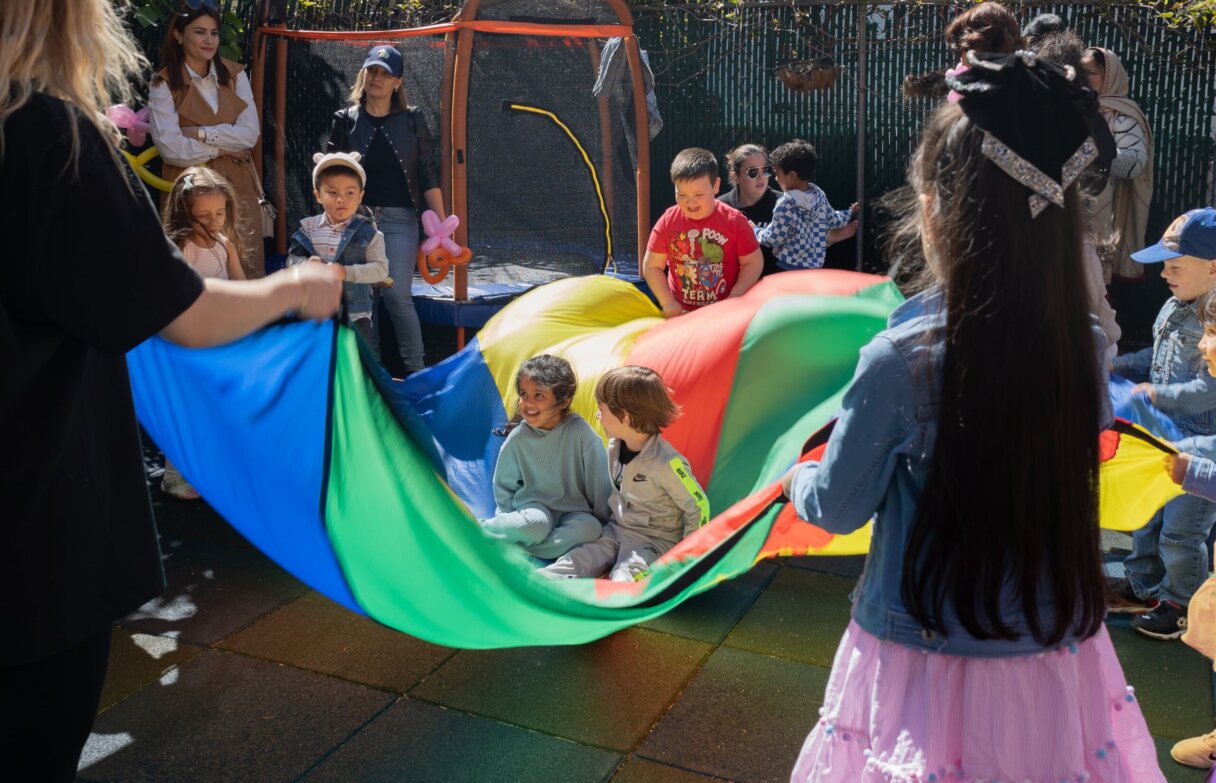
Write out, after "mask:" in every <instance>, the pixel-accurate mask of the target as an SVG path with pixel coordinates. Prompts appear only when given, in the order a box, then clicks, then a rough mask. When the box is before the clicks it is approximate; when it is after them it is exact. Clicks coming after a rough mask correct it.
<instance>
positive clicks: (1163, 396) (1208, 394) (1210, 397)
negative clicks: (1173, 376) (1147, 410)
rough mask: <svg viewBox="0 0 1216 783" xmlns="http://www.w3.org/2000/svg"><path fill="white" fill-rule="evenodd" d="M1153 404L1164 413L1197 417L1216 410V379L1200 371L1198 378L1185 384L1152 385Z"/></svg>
mask: <svg viewBox="0 0 1216 783" xmlns="http://www.w3.org/2000/svg"><path fill="white" fill-rule="evenodd" d="M1153 390H1154V391H1155V392H1156V396H1157V399H1156V401H1155V402H1154V404H1155V405H1156V406H1157V407H1158V408H1159V409H1161V411H1163V412H1164V413H1170V414H1181V415H1183V416H1198V415H1199V414H1201V413H1206V412H1208V411H1210V410H1212V409H1213V408H1216V378H1213V377H1212V376H1210V375H1208V373H1207V370H1206V369H1204V370H1202V371H1201V374H1200V376H1199V377H1198V378H1195V379H1193V380H1190V381H1186V382H1185V383H1161V384H1154V385H1153Z"/></svg>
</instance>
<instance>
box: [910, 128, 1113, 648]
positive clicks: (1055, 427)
mask: <svg viewBox="0 0 1216 783" xmlns="http://www.w3.org/2000/svg"><path fill="white" fill-rule="evenodd" d="M982 141H983V133H982V131H981V130H980V129H979V128H977V127H975V126H974V125H973V124H972V123H971V121H970V120H968V119H967V117H966V116H965V115H964V114H963V112H962V110H961V109H960V108H959V107H958V106H957V105H951V104H943V105H942V107H941V108H939V109H938V111H937V112H936V113H935V114H934V115H933V116H932V118H931V119H930V121H929V123H928V125H927V126H926V129H925V136H924V140H923V141H922V142H921V146H920V149H919V150H918V151H917V154H916V157H915V158H914V159H913V162H912V165H911V167H910V170H909V182H910V183H911V185H912V188H913V189H914V190H915V192H916V193H917V194H918V195H919V196H920V197H921V198H924V199H926V200H927V201H928V202H929V204H928V205H927V206H924V207H923V209H922V208H921V207H920V205H919V204H918V205H917V207H915V208H913V209H912V210H911V212H912V214H905V215H904V222H905V223H910V224H920V228H921V231H922V234H923V232H924V231H925V230H926V226H925V224H926V223H927V224H928V234H925V236H927V237H929V239H930V241H929V242H926V243H925V245H926V251H925V252H926V254H927V256H928V259H927V261H928V264H929V266H930V268H931V269H932V271H933V274H934V277H935V278H936V279H937V281H939V283H940V284H941V285H942V287H943V288H944V306H945V315H946V320H945V325H944V327H942V332H941V333H940V334H939V335H938V337H939V338H940V340H941V341H942V343H943V344H944V356H943V359H942V370H941V381H940V395H939V397H940V404H939V415H938V424H937V441H936V446H935V448H934V450H933V455H932V458H931V464H930V468H929V474H928V479H927V480H926V483H925V487H924V491H923V493H922V495H921V497H920V503H919V505H918V507H917V512H916V518H915V521H914V523H913V526H912V530H911V532H910V533H909V536H908V542H907V547H906V550H905V552H904V561H903V568H904V571H903V583H902V585H901V594H902V597H903V600H904V603H905V605H906V606H907V608H908V611H909V612H910V613H911V614H912V616H913V617H915V618H916V620H917V621H918V622H919V623H921V625H923V626H924V627H925V628H928V629H930V630H935V631H938V632H943V631H944V630H945V628H944V626H945V623H944V622H943V617H944V616H945V609H946V607H947V605H949V606H951V607H952V608H953V609H954V611H955V612H956V614H957V617H958V620H959V621H960V622H961V623H962V625H963V627H965V628H966V629H967V631H968V633H970V634H971V635H973V636H975V637H976V638H979V639H1016V638H1019V637H1020V636H1021V634H1020V633H1019V632H1018V631H1017V630H1015V629H1014V628H1011V627H1010V626H1009V625H1008V624H1007V623H1006V622H1004V621H1003V620H1002V610H1003V608H1004V607H1003V606H1002V600H1003V599H1004V598H1006V597H1007V596H1009V595H1011V594H1012V595H1013V597H1014V598H1015V600H1017V601H1019V602H1020V603H1021V606H1022V614H1023V616H1024V617H1025V620H1026V627H1027V629H1028V630H1029V631H1030V634H1031V635H1032V636H1033V637H1034V638H1035V639H1036V640H1037V641H1039V642H1040V643H1042V644H1045V645H1050V644H1055V643H1058V642H1059V641H1060V640H1062V639H1063V638H1064V637H1065V636H1066V635H1067V634H1069V632H1070V631H1071V632H1073V633H1076V634H1078V635H1081V636H1090V635H1092V634H1094V633H1096V632H1097V630H1098V628H1099V627H1100V625H1101V623H1102V619H1103V614H1104V612H1105V599H1104V593H1103V579H1102V564H1101V558H1100V551H1099V539H1098V519H1097V516H1098V495H1097V491H1098V435H1099V427H1100V417H1101V408H1100V394H1101V389H1100V384H1099V371H1098V362H1097V347H1096V345H1095V337H1094V333H1093V331H1092V327H1091V324H1090V316H1089V307H1088V305H1087V300H1086V293H1085V292H1086V287H1085V278H1084V274H1083V271H1082V262H1081V257H1082V256H1081V241H1082V230H1081V221H1080V207H1079V201H1078V197H1077V193H1076V188H1075V187H1072V188H1069V190H1068V192H1067V194H1066V207H1065V208H1063V209H1061V208H1059V207H1055V206H1049V207H1047V209H1045V210H1044V211H1043V212H1042V213H1041V214H1040V215H1039V216H1038V217H1037V218H1034V219H1033V220H1032V219H1031V216H1030V210H1029V207H1028V203H1027V198H1028V196H1029V195H1030V191H1029V190H1027V189H1026V188H1025V187H1023V186H1022V185H1020V184H1018V183H1017V182H1016V181H1014V180H1013V179H1012V178H1010V177H1009V176H1008V175H1007V174H1005V173H1003V172H1002V171H1001V170H1000V169H998V168H997V166H996V165H995V164H994V163H992V162H991V161H989V160H988V159H987V158H985V157H984V156H983V154H982V152H981V149H980V147H981V143H982ZM905 233H906V229H905ZM1040 606H1043V607H1044V611H1046V612H1049V615H1048V616H1046V617H1043V616H1040V612H1039V609H1040Z"/></svg>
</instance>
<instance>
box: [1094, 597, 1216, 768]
mask: <svg viewBox="0 0 1216 783" xmlns="http://www.w3.org/2000/svg"><path fill="white" fill-rule="evenodd" d="M1106 625H1107V629H1108V630H1109V631H1110V638H1111V641H1112V642H1114V645H1115V652H1117V653H1118V655H1119V661H1120V662H1121V663H1122V664H1123V674H1124V676H1125V677H1126V678H1127V682H1128V684H1129V685H1131V686H1132V687H1133V688H1135V689H1136V698H1137V700H1139V702H1140V710H1141V712H1143V713H1144V720H1145V722H1146V723H1148V730H1149V732H1150V733H1151V734H1152V735H1153V736H1154V737H1158V738H1160V739H1168V740H1171V741H1172V742H1171V745H1172V744H1173V742H1176V741H1178V740H1180V739H1185V738H1186V737H1194V736H1195V735H1197V734H1203V733H1204V732H1206V731H1211V730H1212V726H1213V722H1212V687H1211V676H1212V664H1211V662H1210V661H1208V660H1207V659H1206V658H1204V657H1203V656H1202V655H1200V654H1199V653H1198V652H1196V651H1195V650H1192V649H1191V648H1190V647H1187V646H1186V645H1185V644H1183V643H1182V642H1180V641H1176V640H1175V641H1168V642H1163V641H1158V640H1157V639H1149V638H1148V637H1146V636H1142V635H1141V634H1138V633H1136V632H1135V631H1133V630H1132V629H1131V628H1130V627H1129V626H1128V625H1127V619H1125V617H1124V618H1119V619H1116V620H1113V621H1112V620H1108V621H1107V624H1106Z"/></svg>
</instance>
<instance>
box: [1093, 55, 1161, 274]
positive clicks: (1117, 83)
mask: <svg viewBox="0 0 1216 783" xmlns="http://www.w3.org/2000/svg"><path fill="white" fill-rule="evenodd" d="M1088 51H1091V52H1101V53H1102V57H1103V59H1104V60H1105V61H1106V67H1105V71H1104V76H1103V78H1102V89H1101V90H1099V91H1098V102H1099V104H1100V105H1101V107H1102V113H1103V115H1105V116H1106V117H1107V122H1108V123H1109V122H1110V121H1111V119H1113V118H1114V115H1116V114H1122V115H1124V116H1127V117H1131V118H1132V119H1133V120H1135V121H1136V124H1138V125H1139V126H1140V130H1141V132H1142V133H1143V134H1144V141H1145V144H1146V145H1147V147H1148V160H1147V161H1145V164H1144V169H1143V170H1142V171H1141V172H1140V174H1139V175H1138V176H1137V177H1136V178H1135V179H1130V180H1127V179H1124V180H1114V179H1112V180H1111V183H1110V185H1111V187H1113V188H1114V194H1113V198H1112V206H1113V210H1114V214H1113V216H1112V221H1111V228H1112V229H1113V230H1114V231H1116V232H1117V233H1118V238H1119V239H1118V242H1117V243H1116V250H1115V254H1114V258H1113V259H1112V267H1113V271H1114V272H1115V273H1116V274H1119V275H1123V276H1126V277H1139V276H1140V275H1141V274H1143V272H1144V269H1143V267H1142V266H1140V265H1139V264H1136V263H1135V262H1133V261H1132V260H1131V253H1132V252H1133V251H1135V250H1138V249H1139V248H1140V245H1141V244H1142V243H1143V242H1144V231H1145V229H1146V228H1147V227H1148V207H1149V203H1150V202H1151V201H1152V200H1153V131H1152V129H1151V128H1150V127H1149V124H1148V118H1147V117H1145V116H1144V112H1143V111H1142V110H1141V109H1140V106H1139V105H1138V104H1137V103H1136V102H1135V101H1133V100H1132V99H1130V98H1128V97H1127V92H1128V79H1127V70H1126V69H1124V67H1123V63H1122V61H1120V60H1119V56H1118V55H1116V54H1115V53H1114V52H1112V51H1111V50H1109V49H1103V48H1102V47H1100V46H1091V47H1090V48H1089V49H1088ZM1112 130H1113V128H1112Z"/></svg>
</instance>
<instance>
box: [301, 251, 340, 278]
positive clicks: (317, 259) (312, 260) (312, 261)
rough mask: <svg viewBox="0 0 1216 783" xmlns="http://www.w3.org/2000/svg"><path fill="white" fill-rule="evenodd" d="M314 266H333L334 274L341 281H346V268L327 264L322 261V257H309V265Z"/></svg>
mask: <svg viewBox="0 0 1216 783" xmlns="http://www.w3.org/2000/svg"><path fill="white" fill-rule="evenodd" d="M312 264H320V265H321V266H332V267H333V268H334V272H333V273H334V274H335V275H337V276H338V279H339V280H345V279H346V267H344V266H342V265H341V264H327V263H325V262H324V261H322V260H321V257H320V256H309V257H308V262H307V265H312Z"/></svg>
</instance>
